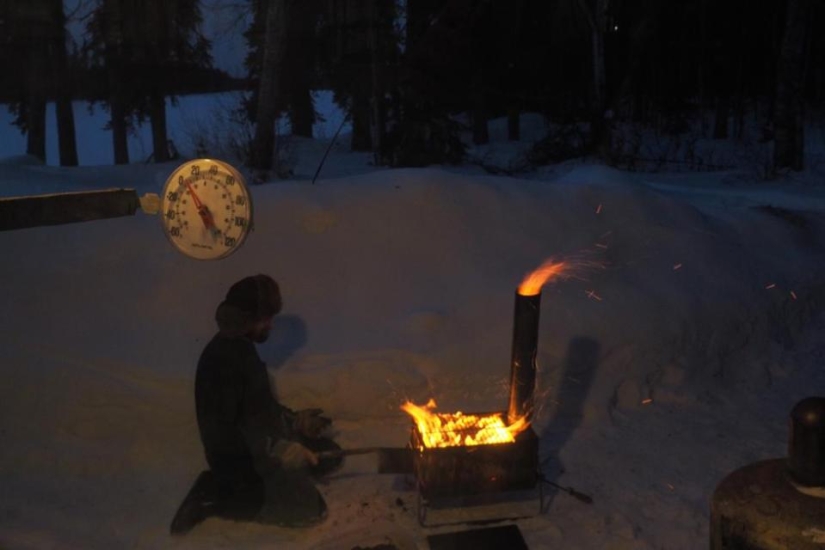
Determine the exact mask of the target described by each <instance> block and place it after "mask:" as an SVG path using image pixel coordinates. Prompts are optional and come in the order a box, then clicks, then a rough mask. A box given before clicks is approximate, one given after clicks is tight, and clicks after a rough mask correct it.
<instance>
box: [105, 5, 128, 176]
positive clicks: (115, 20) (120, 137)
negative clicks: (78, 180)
mask: <svg viewBox="0 0 825 550" xmlns="http://www.w3.org/2000/svg"><path fill="white" fill-rule="evenodd" d="M103 9H104V10H106V22H107V24H108V30H107V33H106V37H105V42H106V71H107V73H108V79H109V82H108V84H109V115H110V121H109V125H110V126H111V128H112V147H113V149H114V156H115V164H129V147H128V142H127V135H126V132H127V130H128V125H127V123H126V102H125V100H124V90H123V78H122V69H121V68H120V61H121V59H122V57H123V24H124V23H123V13H122V11H121V0H104V2H103Z"/></svg>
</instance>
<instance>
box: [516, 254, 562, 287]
mask: <svg viewBox="0 0 825 550" xmlns="http://www.w3.org/2000/svg"><path fill="white" fill-rule="evenodd" d="M568 267H569V266H568V263H567V262H556V261H554V260H553V258H550V259H549V260H547V261H546V262H544V263H543V264H541V265H540V266H539V267H538V268H537V269H536V270H535V271H533V272H531V273H528V274H527V276H526V277H524V280H523V281H522V282H521V285H519V287H518V293H519V294H521V295H522V296H535V295H536V294H539V293H540V292H541V287H543V286H544V285H545V283H547V282H548V281H550V280H551V279H553V278H555V277H559V276H561V275H563V274H564V272H565V270H566V269H567V268H568Z"/></svg>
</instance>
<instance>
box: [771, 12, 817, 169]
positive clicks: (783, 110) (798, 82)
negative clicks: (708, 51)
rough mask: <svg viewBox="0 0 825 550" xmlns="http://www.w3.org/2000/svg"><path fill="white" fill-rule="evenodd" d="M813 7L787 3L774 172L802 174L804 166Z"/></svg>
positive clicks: (778, 77) (778, 82)
mask: <svg viewBox="0 0 825 550" xmlns="http://www.w3.org/2000/svg"><path fill="white" fill-rule="evenodd" d="M811 6H812V1H811V0H788V6H787V13H786V18H785V34H784V36H783V37H782V44H781V46H780V50H779V59H778V63H777V68H776V110H775V113H774V131H775V139H776V141H775V144H774V168H775V169H782V168H790V169H792V170H802V168H803V166H804V131H803V123H804V121H803V119H802V86H803V83H802V72H803V66H804V57H805V31H806V26H807V25H806V23H807V20H808V17H809V16H810V13H811Z"/></svg>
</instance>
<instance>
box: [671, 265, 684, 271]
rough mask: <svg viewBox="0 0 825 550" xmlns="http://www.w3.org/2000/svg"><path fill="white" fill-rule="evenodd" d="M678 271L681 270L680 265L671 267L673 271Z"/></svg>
mask: <svg viewBox="0 0 825 550" xmlns="http://www.w3.org/2000/svg"><path fill="white" fill-rule="evenodd" d="M680 269H682V264H676V265H674V266H673V271H678V270H680Z"/></svg>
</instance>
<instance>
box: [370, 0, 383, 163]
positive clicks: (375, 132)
mask: <svg viewBox="0 0 825 550" xmlns="http://www.w3.org/2000/svg"><path fill="white" fill-rule="evenodd" d="M377 1H378V0H370V69H371V77H372V127H371V132H370V136H371V138H372V150H373V152H374V155H373V157H374V159H375V164H377V165H382V164H384V163H385V161H384V154H383V153H384V151H383V149H384V135H385V133H386V127H385V111H384V91H383V88H382V86H381V78H380V75H379V64H380V62H381V59H382V56H381V52H380V46H379V41H378V7H377V5H376V3H377Z"/></svg>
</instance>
